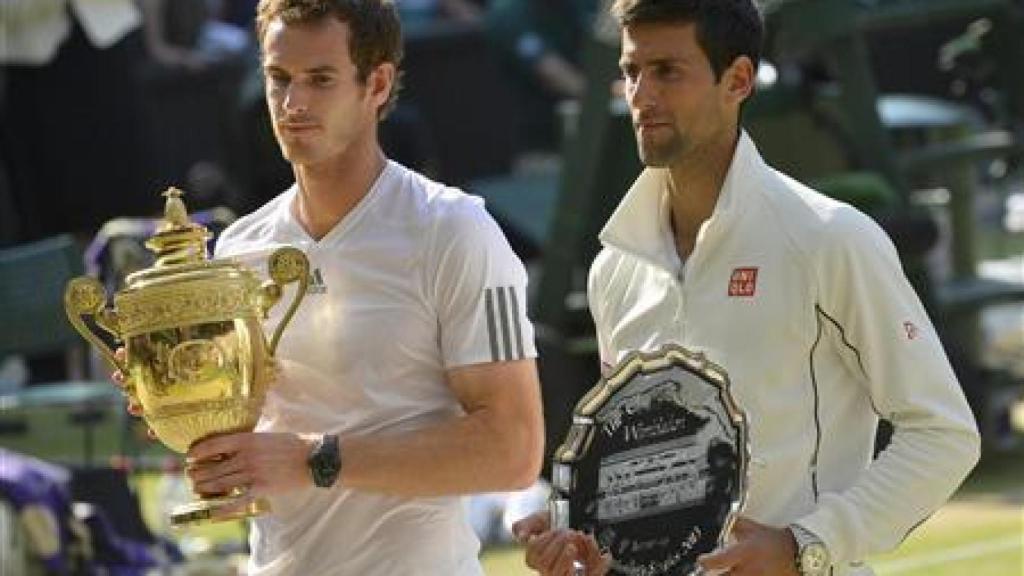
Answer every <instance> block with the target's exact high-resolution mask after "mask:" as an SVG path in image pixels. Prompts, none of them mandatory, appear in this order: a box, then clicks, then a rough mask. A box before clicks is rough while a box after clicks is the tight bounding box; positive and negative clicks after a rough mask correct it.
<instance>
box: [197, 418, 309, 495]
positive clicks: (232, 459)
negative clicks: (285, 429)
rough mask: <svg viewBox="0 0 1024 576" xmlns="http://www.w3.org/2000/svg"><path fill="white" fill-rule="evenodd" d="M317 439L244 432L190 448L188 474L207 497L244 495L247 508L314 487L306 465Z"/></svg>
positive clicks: (202, 442) (217, 437)
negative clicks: (271, 497) (249, 504)
mask: <svg viewBox="0 0 1024 576" xmlns="http://www.w3.org/2000/svg"><path fill="white" fill-rule="evenodd" d="M315 440H316V439H315V437H314V436H308V437H307V436H300V435H298V434H291V433H269V432H241V433H237V434H225V435H223V436H214V437H213V438H208V439H206V440H203V441H201V442H198V443H196V444H195V445H194V446H192V447H191V448H189V451H188V454H187V459H186V467H185V473H186V474H188V477H189V479H190V480H191V481H192V488H193V489H194V490H195V491H196V493H198V494H200V495H204V496H211V495H220V494H227V493H230V492H231V491H232V490H236V489H237V490H240V491H241V492H242V493H244V494H245V496H246V498H245V499H244V500H245V501H246V502H251V501H252V500H255V499H256V498H259V497H260V496H268V495H273V494H281V493H283V492H289V491H292V490H296V489H299V488H310V487H312V486H313V478H312V475H311V474H310V472H309V467H308V465H307V464H306V459H307V457H308V456H309V452H310V450H311V449H312V446H313V443H314V442H315Z"/></svg>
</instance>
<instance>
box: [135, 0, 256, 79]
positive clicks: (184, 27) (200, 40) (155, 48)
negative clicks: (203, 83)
mask: <svg viewBox="0 0 1024 576" xmlns="http://www.w3.org/2000/svg"><path fill="white" fill-rule="evenodd" d="M138 1H139V6H140V7H141V8H142V13H143V16H144V23H145V41H146V50H147V52H148V53H149V56H150V58H152V59H153V60H154V61H156V62H157V63H159V64H161V65H163V66H168V67H178V68H184V69H187V70H202V69H204V68H206V67H207V66H209V65H211V64H215V63H218V62H222V61H225V60H229V59H232V58H236V57H239V56H241V55H243V54H245V53H247V52H248V51H249V50H251V45H250V42H249V36H248V34H246V32H245V30H243V29H242V28H240V27H238V26H235V25H233V24H228V23H226V22H221V21H219V20H217V19H216V18H215V17H214V16H215V15H216V14H218V13H220V12H221V11H222V9H223V5H222V3H221V2H214V1H212V0H138Z"/></svg>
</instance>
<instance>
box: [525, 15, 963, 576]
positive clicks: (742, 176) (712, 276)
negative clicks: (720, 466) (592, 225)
mask: <svg viewBox="0 0 1024 576" xmlns="http://www.w3.org/2000/svg"><path fill="white" fill-rule="evenodd" d="M612 11H613V14H614V16H615V17H616V18H617V20H618V21H619V24H620V25H621V27H622V56H621V61H620V65H621V68H622V73H623V77H624V82H625V94H626V98H627V100H628V103H629V106H630V109H631V112H632V117H633V123H634V127H635V130H636V138H637V143H638V148H639V152H640V157H641V160H642V161H643V163H644V164H645V165H646V166H647V169H646V170H645V171H644V172H643V173H642V174H641V175H640V177H639V178H638V179H637V181H636V183H635V184H634V185H633V187H632V188H631V189H630V190H629V192H628V193H627V194H626V196H625V198H624V199H623V201H622V203H621V204H620V206H619V208H618V209H617V211H616V212H615V213H614V215H613V216H612V217H611V219H610V220H609V221H608V223H607V225H606V226H605V228H604V229H603V231H602V232H601V235H600V239H601V242H602V244H603V246H604V249H603V250H602V252H601V253H600V254H599V256H598V257H597V259H596V260H595V262H594V264H593V267H592V268H591V273H590V283H589V300H590V307H591V312H592V314H593V316H594V321H595V323H596V326H597V335H598V342H599V346H600V357H601V361H602V363H603V364H605V365H609V366H610V365H614V364H615V363H616V362H617V361H619V360H621V359H622V358H623V357H624V356H625V355H626V354H627V353H629V352H630V351H633V350H644V351H651V350H655V349H657V348H659V347H660V346H662V345H663V344H666V343H670V342H675V343H679V344H681V345H683V346H685V347H687V348H689V349H692V350H697V351H701V352H703V353H705V354H706V355H707V357H708V358H709V359H710V360H712V361H714V362H715V363H717V364H719V365H721V366H723V367H724V368H725V369H726V370H727V371H728V372H729V374H730V378H731V380H732V390H733V394H734V395H735V397H736V400H737V402H738V403H739V404H740V405H741V406H742V407H743V409H744V410H745V411H746V413H747V415H748V417H749V422H750V439H751V452H752V465H751V467H750V482H749V494H748V499H747V505H746V508H745V509H744V511H743V515H744V516H743V518H742V519H741V520H740V522H738V523H737V525H736V527H735V529H734V531H733V536H734V538H733V541H732V542H731V543H730V544H729V545H728V546H726V547H725V548H724V549H720V550H717V551H715V552H714V553H712V554H708V555H706V556H704V557H702V558H701V560H700V562H701V564H702V565H703V566H704V568H706V569H709V570H714V571H720V573H728V574H730V575H732V576H740V575H746V574H766V575H801V576H823V575H826V574H830V575H835V576H838V575H864V574H870V573H871V570H870V568H869V567H867V566H866V565H865V564H863V560H864V559H865V558H866V557H867V556H868V555H871V554H876V553H879V552H883V551H886V550H889V549H892V548H893V547H895V546H897V545H898V544H899V543H900V542H901V541H902V540H903V539H904V538H905V537H906V536H907V534H908V533H909V532H910V531H911V530H912V529H913V528H914V527H916V526H917V525H918V524H920V523H921V522H922V521H923V520H925V519H926V518H927V517H928V516H929V515H930V514H931V513H932V512H934V511H935V509H937V508H938V507H939V506H941V505H942V503H943V502H945V501H946V500H947V499H948V498H949V496H950V495H951V494H952V493H953V491H954V490H955V489H956V488H957V486H958V485H959V484H960V482H962V481H963V479H964V477H965V476H966V475H967V473H968V472H969V471H970V469H971V468H972V467H973V465H974V464H975V462H976V461H977V458H978V454H979V441H978V434H977V429H976V425H975V423H974V420H973V417H972V415H971V412H970V410H969V408H968V406H967V403H966V402H965V400H964V397H963V394H962V392H961V390H960V387H959V384H958V383H957V380H956V377H955V376H954V374H953V371H952V369H951V368H950V365H949V362H948V360H947V359H946V356H945V354H944V352H943V349H942V345H941V344H940V342H939V339H938V337H937V335H936V333H935V330H934V328H933V327H932V325H931V323H930V322H929V320H928V317H927V315H926V314H925V311H924V309H923V307H922V306H921V304H920V302H919V300H918V299H917V297H916V295H915V294H914V291H913V290H912V288H911V287H910V285H909V283H908V282H907V280H906V278H905V276H904V274H903V271H902V270H901V268H900V263H899V259H898V257H897V254H896V251H895V249H894V247H893V245H892V243H891V242H890V240H889V239H888V237H887V236H886V235H885V233H884V232H883V231H882V230H881V229H880V228H879V227H878V226H877V225H876V224H875V223H874V222H873V221H872V220H871V219H869V218H868V217H867V216H865V215H864V214H862V213H860V212H858V211H857V210H855V209H854V208H852V207H850V206H848V205H846V204H843V203H841V202H837V201H835V200H831V199H829V198H827V197H825V196H823V195H821V194H819V193H817V192H815V191H813V190H811V189H809V188H807V187H805V186H803V185H801V184H800V183H799V182H796V181H794V180H792V179H790V178H789V177H787V176H785V175H784V174H781V173H779V172H777V171H775V170H773V169H772V168H771V167H769V166H768V165H766V164H765V163H764V161H763V160H762V159H761V157H760V155H759V154H758V151H757V148H756V147H755V145H754V143H753V142H752V141H751V139H750V138H749V137H748V136H747V134H746V133H745V132H743V131H742V130H741V129H740V127H739V116H740V110H741V108H742V105H743V103H744V102H745V101H746V99H747V98H748V97H749V96H750V94H751V92H752V90H753V85H754V79H755V75H756V69H757V63H758V57H759V50H760V41H761V37H762V23H761V20H760V16H759V14H758V12H757V9H756V8H755V6H754V5H753V3H752V2H751V0H660V1H659V0H617V1H616V2H615V4H614V7H613V8H612ZM879 418H885V419H887V420H889V421H891V422H892V423H893V426H894V429H895V431H894V433H893V436H892V441H891V444H890V445H889V446H888V448H886V449H885V450H884V452H882V454H881V455H880V456H879V457H878V458H877V459H875V460H872V451H873V446H874V437H875V430H876V426H877V423H878V420H879ZM516 528H517V534H518V536H519V537H520V539H521V540H522V541H524V542H527V553H526V561H527V564H528V565H529V566H531V567H532V568H534V569H536V570H538V571H540V572H542V573H544V574H571V573H572V565H573V563H574V562H582V563H583V564H584V565H586V567H587V574H594V573H597V574H600V573H603V572H604V571H605V570H606V569H607V568H608V565H609V558H608V557H607V556H605V557H602V556H601V554H600V552H599V551H598V549H597V546H596V543H595V541H594V540H593V538H592V537H587V536H584V535H581V534H579V533H575V532H571V531H551V530H549V529H548V526H547V520H546V518H545V517H544V514H537V515H534V516H531V517H529V518H528V519H526V520H524V521H522V522H520V523H519V525H518V526H516Z"/></svg>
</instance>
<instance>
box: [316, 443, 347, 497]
mask: <svg viewBox="0 0 1024 576" xmlns="http://www.w3.org/2000/svg"><path fill="white" fill-rule="evenodd" d="M336 442H337V440H336V439H335V438H332V437H327V438H325V439H324V441H323V442H321V444H320V445H319V446H318V447H317V448H316V450H314V452H313V455H312V457H311V458H310V460H309V469H310V472H311V473H312V475H313V484H315V485H316V486H319V487H320V488H329V487H331V486H333V485H334V482H335V480H337V478H338V472H340V471H341V458H340V456H339V454H338V450H337V444H336Z"/></svg>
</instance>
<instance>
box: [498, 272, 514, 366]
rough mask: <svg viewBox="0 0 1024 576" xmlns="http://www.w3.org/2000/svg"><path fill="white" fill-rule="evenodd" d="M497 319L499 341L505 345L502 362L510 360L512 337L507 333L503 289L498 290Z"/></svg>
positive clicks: (506, 314) (505, 302) (506, 311)
mask: <svg viewBox="0 0 1024 576" xmlns="http://www.w3.org/2000/svg"><path fill="white" fill-rule="evenodd" d="M498 318H499V319H500V320H501V341H502V343H503V344H504V345H505V348H504V350H505V356H504V357H503V358H502V360H511V359H512V335H511V334H510V333H509V325H508V324H509V322H508V302H507V299H506V297H505V287H504V286H501V287H499V288H498Z"/></svg>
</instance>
